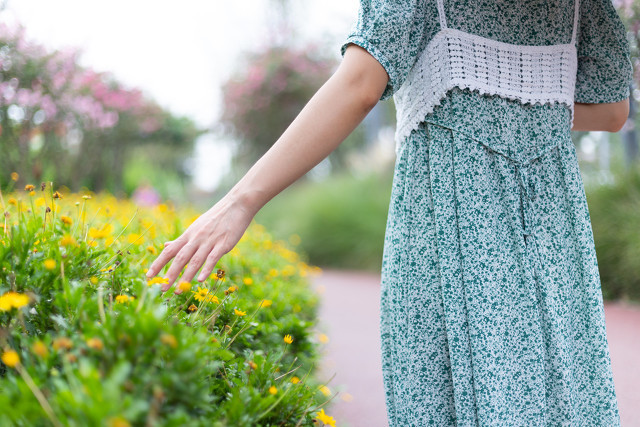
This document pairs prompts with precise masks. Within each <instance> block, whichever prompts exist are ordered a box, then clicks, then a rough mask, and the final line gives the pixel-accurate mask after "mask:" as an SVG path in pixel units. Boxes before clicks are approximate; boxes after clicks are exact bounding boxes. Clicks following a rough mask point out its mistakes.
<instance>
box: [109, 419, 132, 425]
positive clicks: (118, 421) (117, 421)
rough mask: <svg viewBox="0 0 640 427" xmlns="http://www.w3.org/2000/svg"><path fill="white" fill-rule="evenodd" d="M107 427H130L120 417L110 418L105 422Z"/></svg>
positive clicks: (127, 422)
mask: <svg viewBox="0 0 640 427" xmlns="http://www.w3.org/2000/svg"><path fill="white" fill-rule="evenodd" d="M107 426H108V427H131V424H129V421H127V420H126V419H124V418H122V417H111V418H109V421H107Z"/></svg>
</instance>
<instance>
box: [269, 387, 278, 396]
mask: <svg viewBox="0 0 640 427" xmlns="http://www.w3.org/2000/svg"><path fill="white" fill-rule="evenodd" d="M277 392H278V389H277V388H276V387H275V386H271V387H269V393H271V394H276V393H277Z"/></svg>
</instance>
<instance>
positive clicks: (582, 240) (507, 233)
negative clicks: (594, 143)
mask: <svg viewBox="0 0 640 427" xmlns="http://www.w3.org/2000/svg"><path fill="white" fill-rule="evenodd" d="M518 143H520V144H522V147H521V148H522V149H518V147H511V148H512V149H510V150H501V149H500V147H490V146H488V145H487V144H486V143H483V142H479V141H478V140H475V139H472V138H471V137H470V136H467V135H465V134H463V133H461V132H459V131H457V130H455V129H451V128H447V127H445V126H442V125H440V124H435V123H430V122H428V121H426V122H423V123H421V125H420V127H419V129H417V130H415V131H413V132H412V134H411V135H410V136H409V137H408V138H407V139H406V140H405V141H404V144H403V145H402V148H401V149H400V151H399V153H398V157H397V160H396V168H395V174H394V178H393V188H392V194H391V202H390V206H389V215H388V220H387V228H386V235H385V247H384V256H383V264H382V287H381V301H380V302H381V318H380V332H381V343H382V368H383V380H384V390H385V399H386V407H387V415H388V420H389V424H390V426H392V427H408V426H415V427H420V426H438V427H441V426H501V427H502V426H527V427H534V426H576V427H578V426H580V427H585V426H598V427H603V426H607V427H609V426H619V425H620V420H619V414H618V406H617V401H616V394H615V389H614V383H613V378H612V372H611V363H610V356H609V348H608V343H607V338H606V330H605V319H604V310H603V301H602V291H601V287H600V277H599V273H598V266H597V260H596V254H595V248H594V243H593V234H592V230H591V223H590V218H589V211H588V206H587V201H586V197H585V192H584V186H583V182H582V178H581V175H580V170H579V167H578V160H577V156H576V151H575V147H574V144H573V142H572V139H571V135H570V131H569V130H568V129H567V132H566V133H564V134H563V135H562V136H560V137H557V138H555V139H553V140H549V141H547V142H546V143H545V144H546V145H545V146H544V147H538V149H536V150H529V149H527V147H526V144H527V141H521V142H518ZM514 148H515V149H514ZM527 153H534V154H527Z"/></svg>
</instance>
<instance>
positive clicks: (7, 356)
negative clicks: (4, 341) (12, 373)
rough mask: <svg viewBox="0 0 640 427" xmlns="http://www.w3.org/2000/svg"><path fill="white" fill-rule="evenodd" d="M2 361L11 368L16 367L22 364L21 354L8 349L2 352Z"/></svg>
mask: <svg viewBox="0 0 640 427" xmlns="http://www.w3.org/2000/svg"><path fill="white" fill-rule="evenodd" d="M2 363H4V364H5V365H7V366H8V367H10V368H15V367H16V366H18V365H19V364H20V356H18V353H16V352H15V351H13V350H8V351H5V352H4V353H2Z"/></svg>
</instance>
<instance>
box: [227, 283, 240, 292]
mask: <svg viewBox="0 0 640 427" xmlns="http://www.w3.org/2000/svg"><path fill="white" fill-rule="evenodd" d="M237 290H238V287H237V286H236V285H231V286H229V287H228V288H227V291H229V293H233V292H235V291H237Z"/></svg>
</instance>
